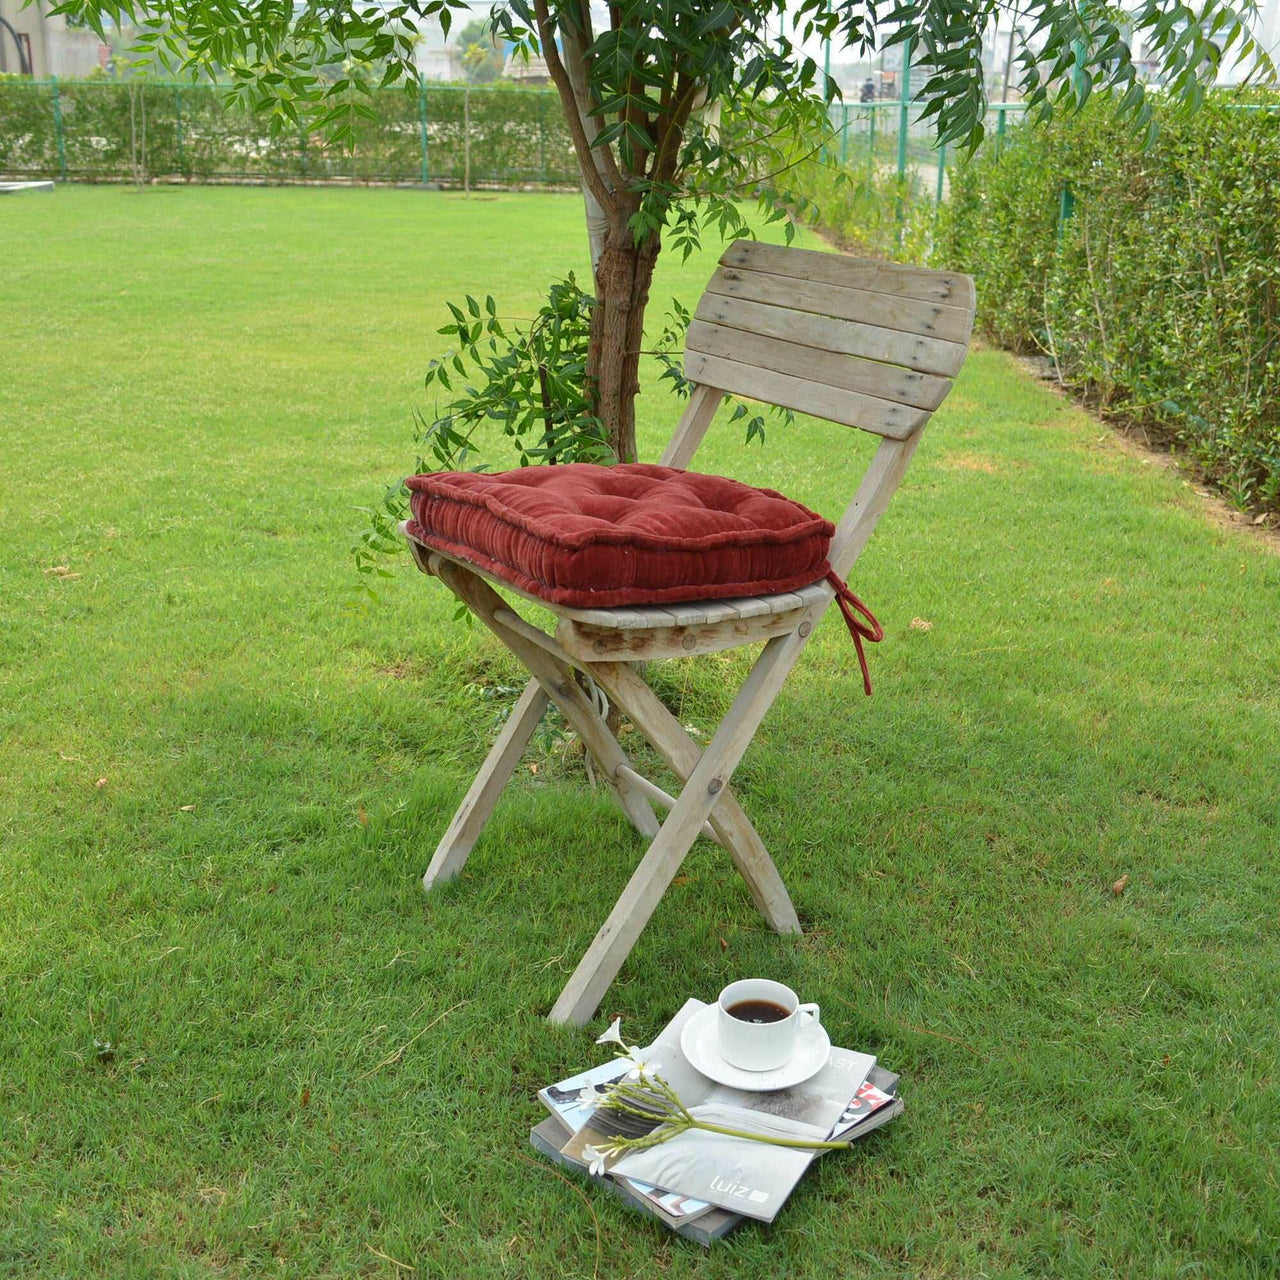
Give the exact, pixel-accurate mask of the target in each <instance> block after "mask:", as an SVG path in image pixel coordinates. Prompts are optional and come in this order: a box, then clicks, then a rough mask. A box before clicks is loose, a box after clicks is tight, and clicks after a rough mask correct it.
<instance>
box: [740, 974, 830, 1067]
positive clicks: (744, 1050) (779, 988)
mask: <svg viewBox="0 0 1280 1280" xmlns="http://www.w3.org/2000/svg"><path fill="white" fill-rule="evenodd" d="M757 1002H759V1003H762V1004H765V1005H772V1006H774V1008H776V1009H779V1010H784V1011H785V1012H784V1015H783V1016H782V1017H780V1018H777V1020H776V1021H773V1022H749V1021H744V1019H743V1018H742V1017H735V1016H734V1015H733V1014H732V1013H730V1012H729V1011H730V1009H733V1008H736V1007H739V1006H741V1005H744V1004H754V1003H757ZM717 1012H718V1016H719V1033H720V1034H719V1040H720V1056H721V1057H722V1058H724V1060H725V1061H726V1062H728V1063H729V1064H730V1065H732V1066H735V1067H741V1068H742V1070H744V1071H772V1070H774V1068H775V1067H780V1066H782V1065H783V1064H784V1063H786V1062H787V1061H788V1060H789V1059H790V1058H791V1055H792V1054H793V1053H794V1052H795V1049H796V1036H797V1035H798V1034H799V1033H800V1029H801V1027H807V1026H810V1025H812V1024H813V1023H815V1022H817V1021H818V1015H819V1013H820V1010H819V1008H818V1006H817V1005H816V1004H801V1003H800V998H799V997H798V996H797V995H796V993H795V992H794V991H792V990H791V988H790V987H785V986H783V985H782V983H781V982H771V981H770V980H769V979H768V978H743V979H742V980H741V981H740V982H731V983H729V985H728V986H727V987H725V989H724V990H723V991H722V992H721V993H720V1000H719V1004H718V1009H717Z"/></svg>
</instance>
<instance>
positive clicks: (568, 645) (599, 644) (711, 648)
mask: <svg viewBox="0 0 1280 1280" xmlns="http://www.w3.org/2000/svg"><path fill="white" fill-rule="evenodd" d="M812 620H813V617H812V613H811V611H810V610H809V609H805V608H794V609H787V610H784V611H783V612H781V613H765V614H760V615H759V616H758V617H754V618H727V619H725V620H724V621H723V622H708V623H700V624H696V625H694V626H690V627H650V628H649V629H648V630H647V631H619V630H617V629H616V628H614V627H592V626H589V625H588V624H587V623H585V622H578V621H576V620H575V619H573V618H565V619H564V620H563V621H562V622H561V623H560V624H559V626H557V627H556V641H557V643H558V644H559V645H560V647H561V648H562V649H563V650H564V651H565V653H567V654H568V655H569V656H570V657H572V658H576V659H578V660H580V661H582V662H600V661H603V660H605V659H609V660H617V659H622V660H623V661H626V662H638V661H641V660H648V659H651V658H652V659H659V658H693V657H696V656H697V655H698V654H700V653H716V652H718V651H719V650H721V649H736V648H738V647H740V646H741V645H745V644H755V643H756V642H757V641H760V640H768V639H770V638H772V637H773V636H780V635H786V634H787V633H788V632H791V631H794V630H796V629H797V628H798V627H800V626H801V625H803V624H804V623H806V622H808V623H810V625H812Z"/></svg>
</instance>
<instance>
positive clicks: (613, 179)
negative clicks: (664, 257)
mask: <svg viewBox="0 0 1280 1280" xmlns="http://www.w3.org/2000/svg"><path fill="white" fill-rule="evenodd" d="M576 8H577V24H576V26H575V25H573V24H572V23H570V25H568V26H565V27H563V28H562V29H563V31H564V37H565V55H566V57H567V58H568V62H567V63H566V66H565V70H566V71H567V72H568V74H569V84H570V86H571V88H572V89H573V93H574V100H575V101H576V102H577V104H578V113H579V115H580V116H581V117H582V128H583V131H584V132H589V131H590V130H591V129H592V128H593V127H594V125H593V123H592V112H593V111H594V109H595V107H596V106H597V105H598V103H597V99H596V94H595V90H594V89H593V88H592V87H591V68H592V63H593V62H594V58H593V57H592V54H591V46H592V44H593V43H594V41H595V33H594V31H593V30H592V27H591V6H590V3H589V0H579V3H578V4H577V7H576ZM570 12H571V13H572V12H573V11H572V10H571V11H570ZM591 157H592V159H593V160H594V161H595V163H596V167H597V168H598V169H599V170H600V173H601V176H602V177H603V178H604V181H605V185H606V186H607V187H609V188H610V190H613V191H617V190H618V189H619V188H620V187H622V185H623V181H622V174H621V172H620V171H619V169H618V163H617V161H616V160H615V159H614V155H613V148H612V147H611V146H608V145H607V144H606V145H605V146H603V147H596V148H594V149H593V150H592V152H591Z"/></svg>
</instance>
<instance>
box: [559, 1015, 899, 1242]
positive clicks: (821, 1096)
mask: <svg viewBox="0 0 1280 1280" xmlns="http://www.w3.org/2000/svg"><path fill="white" fill-rule="evenodd" d="M704 1007H705V1006H704V1005H703V1002H702V1001H700V1000H690V1001H688V1002H687V1003H686V1004H685V1006H684V1008H682V1009H681V1010H680V1012H679V1013H678V1014H677V1015H676V1016H675V1018H673V1019H672V1020H671V1022H670V1023H668V1024H667V1026H666V1027H665V1028H664V1029H663V1031H662V1034H661V1035H659V1036H658V1038H657V1040H655V1041H654V1043H653V1044H652V1045H651V1046H650V1047H649V1049H648V1050H647V1051H646V1052H645V1055H644V1057H645V1059H646V1061H648V1062H649V1064H650V1066H651V1068H652V1069H653V1070H654V1071H655V1072H657V1073H658V1074H660V1075H661V1076H662V1077H663V1078H664V1079H665V1080H666V1081H667V1082H668V1083H669V1084H670V1085H671V1087H672V1088H673V1089H674V1090H675V1091H676V1093H677V1094H678V1095H679V1097H680V1099H681V1101H682V1102H683V1103H684V1105H685V1106H686V1107H688V1109H689V1111H690V1113H691V1114H692V1115H694V1116H695V1117H696V1118H698V1119H703V1120H706V1121H708V1122H709V1123H712V1124H718V1125H725V1126H727V1127H730V1128H735V1129H742V1130H745V1131H748V1132H751V1133H757V1134H760V1135H762V1136H770V1137H779V1138H791V1139H804V1140H808V1141H814V1142H821V1141H824V1140H826V1139H827V1137H828V1135H829V1134H830V1133H831V1132H832V1131H833V1129H834V1128H835V1127H836V1126H837V1124H838V1123H840V1122H841V1121H842V1117H845V1116H846V1114H847V1113H849V1112H850V1108H851V1107H852V1106H854V1104H855V1103H856V1101H857V1094H858V1091H859V1090H860V1088H861V1087H862V1085H863V1084H864V1082H865V1081H866V1079H867V1076H868V1074H869V1073H870V1071H871V1069H872V1068H873V1067H874V1065H875V1059H874V1058H873V1057H871V1056H870V1055H868V1054H865V1053H852V1052H850V1051H849V1050H847V1049H837V1048H833V1049H832V1050H831V1057H830V1059H829V1060H828V1061H827V1064H826V1066H824V1067H823V1068H822V1070H821V1071H819V1072H818V1073H817V1075H815V1076H813V1077H812V1078H811V1079H809V1080H807V1081H805V1082H804V1083H803V1084H800V1085H797V1086H795V1087H794V1088H791V1089H779V1090H775V1091H772V1092H768V1093H752V1092H747V1091H744V1090H740V1089H732V1088H729V1087H727V1086H725V1085H719V1084H716V1083H715V1082H714V1081H712V1080H709V1079H708V1078H707V1077H706V1076H704V1075H702V1074H701V1073H700V1072H698V1071H696V1070H695V1069H694V1068H693V1067H692V1066H691V1065H690V1064H689V1062H688V1061H687V1060H686V1059H685V1056H684V1054H683V1053H682V1052H681V1049H680V1032H681V1030H682V1029H683V1028H684V1025H685V1023H686V1022H687V1021H688V1020H689V1018H690V1017H692V1016H693V1014H695V1013H696V1012H697V1011H698V1010H700V1009H702V1008H704ZM586 1074H590V1073H586ZM615 1078H616V1077H615ZM575 1079H576V1077H575ZM865 1114H866V1115H867V1116H868V1117H869V1116H870V1114H871V1110H870V1107H869V1106H868V1109H867V1111H866V1113H865ZM858 1116H859V1113H858V1112H854V1113H853V1114H850V1115H849V1119H848V1120H846V1121H844V1122H843V1123H844V1124H845V1127H846V1128H853V1127H855V1125H856V1124H858V1123H860V1119H859V1118H858ZM850 1121H852V1123H850ZM653 1127H654V1126H653V1124H652V1123H650V1122H647V1121H644V1120H642V1119H639V1118H637V1117H633V1116H626V1115H622V1114H620V1113H618V1112H615V1111H611V1110H608V1109H604V1108H597V1109H595V1110H593V1111H591V1112H590V1114H589V1116H588V1118H587V1119H586V1121H585V1123H583V1124H582V1125H581V1126H580V1127H579V1128H578V1130H577V1132H575V1134H574V1136H573V1137H572V1138H570V1139H569V1141H568V1142H567V1143H566V1144H565V1145H564V1147H563V1148H562V1150H563V1153H564V1154H565V1155H566V1156H567V1157H569V1158H570V1159H573V1160H575V1161H577V1162H578V1163H583V1164H590V1163H591V1159H592V1154H594V1153H598V1152H600V1151H601V1149H602V1148H608V1147H609V1146H610V1145H611V1141H612V1139H614V1138H617V1137H620V1136H626V1137H635V1136H640V1135H641V1134H643V1133H645V1132H648V1131H649V1130H651V1129H652V1128H653ZM588 1149H590V1153H589V1152H588ZM818 1154H819V1151H817V1150H813V1149H808V1150H806V1149H803V1148H795V1147H785V1146H777V1145H774V1144H771V1143H768V1142H760V1141H756V1140H753V1139H746V1138H735V1137H731V1136H729V1135H726V1134H718V1133H711V1132H708V1131H706V1130H702V1129H690V1130H688V1131H686V1132H684V1133H681V1134H678V1135H677V1136H676V1137H674V1138H671V1139H669V1140H668V1141H666V1142H662V1143H659V1144H657V1145H655V1146H653V1147H648V1148H642V1149H639V1150H630V1151H625V1152H623V1153H621V1154H614V1155H609V1156H606V1157H604V1160H603V1167H604V1169H605V1171H606V1172H607V1173H609V1174H611V1175H613V1176H615V1177H623V1178H627V1179H629V1180H632V1181H635V1182H640V1183H643V1184H645V1185H647V1186H650V1187H657V1188H661V1189H662V1190H663V1191H666V1192H670V1193H675V1194H678V1195H682V1196H685V1197H693V1198H694V1199H696V1200H699V1201H705V1202H707V1203H708V1204H712V1205H718V1206H719V1207H721V1208H724V1209H729V1210H731V1211H733V1212H735V1213H741V1214H745V1215H747V1216H748V1217H752V1218H758V1219H760V1220H762V1221H765V1222H771V1221H772V1220H773V1218H774V1217H775V1216H776V1214H777V1212H778V1210H779V1209H780V1208H781V1207H782V1204H783V1202H784V1201H785V1200H786V1198H787V1197H788V1196H789V1195H790V1194H791V1192H792V1190H793V1189H794V1188H795V1185H796V1183H797V1182H798V1181H799V1180H800V1178H801V1176H802V1175H803V1173H804V1171H805V1170H806V1169H807V1168H808V1167H809V1165H810V1164H811V1163H812V1161H813V1160H814V1158H815V1157H816V1156H817V1155H818Z"/></svg>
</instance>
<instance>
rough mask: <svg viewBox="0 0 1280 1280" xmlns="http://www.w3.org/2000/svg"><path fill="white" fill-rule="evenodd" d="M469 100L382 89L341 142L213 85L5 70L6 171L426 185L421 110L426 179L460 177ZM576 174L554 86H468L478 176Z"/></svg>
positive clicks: (1, 130) (564, 179)
mask: <svg viewBox="0 0 1280 1280" xmlns="http://www.w3.org/2000/svg"><path fill="white" fill-rule="evenodd" d="M463 98H464V90H463V89H461V88H459V87H457V86H455V85H428V86H427V89H426V92H425V94H424V99H423V101H422V102H421V103H420V102H419V98H418V94H417V92H416V91H413V92H408V93H406V92H405V91H404V90H403V89H385V90H380V91H376V92H375V93H374V95H373V99H372V100H373V105H374V108H375V111H376V113H377V119H376V120H360V121H358V122H357V124H356V142H355V146H354V148H352V149H347V148H336V149H335V148H326V147H325V146H323V144H322V140H321V139H320V138H318V137H308V136H307V135H306V134H304V133H287V134H284V135H282V136H279V137H275V138H273V137H271V136H270V131H269V130H268V128H267V125H266V122H265V121H263V120H260V119H258V118H256V117H255V116H253V115H252V114H250V113H249V112H246V111H243V110H239V109H237V108H234V107H229V106H228V105H227V104H226V102H225V100H224V96H223V93H222V91H221V90H220V89H218V88H217V87H216V86H214V85H187V84H184V85H175V84H155V83H150V84H148V83H143V82H141V81H129V82H120V81H111V80H70V81H59V83H58V84H57V85H56V86H54V85H52V84H47V83H33V82H32V81H29V80H18V79H13V80H6V79H3V78H0V174H3V175H5V176H9V177H23V178H34V177H40V178H58V177H62V176H64V174H65V176H66V177H68V178H72V179H78V180H81V181H89V182H94V181H98V182H110V181H133V180H135V179H136V178H137V177H139V176H140V177H141V178H142V179H143V180H150V179H161V180H171V179H175V178H177V179H186V180H189V181H194V182H200V181H206V182H207V181H214V182H217V181H224V182H227V181H231V182H234V181H241V182H244V181H248V182H325V181H346V182H420V181H421V180H422V140H423V124H422V114H423V111H422V109H423V108H424V107H425V116H426V140H427V168H428V176H429V179H430V181H432V182H441V183H445V184H447V185H450V186H452V185H461V183H462V180H463V149H464V143H465V128H464V110H463V107H464V103H463ZM59 116H61V129H59V124H58V120H59ZM59 134H61V150H60V149H59ZM64 157H65V168H64ZM135 164H136V171H135ZM577 175H578V169H577V162H576V161H575V159H574V155H573V143H572V141H571V140H570V138H569V133H568V130H567V129H566V128H565V125H564V115H563V113H562V111H561V109H560V100H559V98H558V97H557V95H556V94H555V93H552V92H549V91H546V90H533V89H518V88H490V87H486V88H476V89H473V90H472V91H471V180H472V182H473V183H478V184H487V185H491V186H493V185H498V186H524V185H547V186H576V185H577V183H578V176H577Z"/></svg>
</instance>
